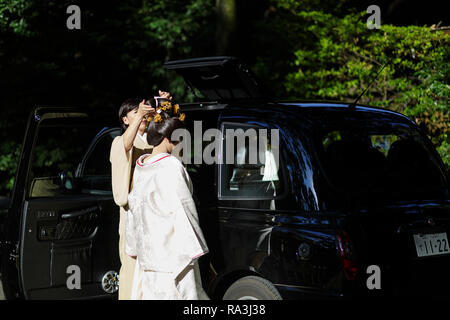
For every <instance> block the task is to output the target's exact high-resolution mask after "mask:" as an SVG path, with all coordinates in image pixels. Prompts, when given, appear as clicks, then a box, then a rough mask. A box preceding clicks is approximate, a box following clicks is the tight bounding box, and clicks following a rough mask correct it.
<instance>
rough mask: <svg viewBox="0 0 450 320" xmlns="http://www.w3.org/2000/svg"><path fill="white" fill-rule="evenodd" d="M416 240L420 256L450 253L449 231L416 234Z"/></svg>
mask: <svg viewBox="0 0 450 320" xmlns="http://www.w3.org/2000/svg"><path fill="white" fill-rule="evenodd" d="M414 242H415V243H416V251H417V256H418V257H426V256H436V255H440V254H446V253H450V249H449V244H448V239H447V233H445V232H443V233H428V234H415V235H414Z"/></svg>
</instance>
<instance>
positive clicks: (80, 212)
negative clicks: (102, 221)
mask: <svg viewBox="0 0 450 320" xmlns="http://www.w3.org/2000/svg"><path fill="white" fill-rule="evenodd" d="M95 211H100V206H98V205H96V206H92V207H87V208H83V209H79V210H75V211H70V212H66V213H63V214H62V215H61V219H70V218H76V217H79V216H83V215H85V214H89V213H91V212H95Z"/></svg>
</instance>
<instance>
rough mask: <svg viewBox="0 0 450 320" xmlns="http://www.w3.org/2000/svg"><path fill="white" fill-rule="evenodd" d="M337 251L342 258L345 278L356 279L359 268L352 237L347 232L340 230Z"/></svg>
mask: <svg viewBox="0 0 450 320" xmlns="http://www.w3.org/2000/svg"><path fill="white" fill-rule="evenodd" d="M336 238H337V250H338V252H339V255H340V256H341V261H342V266H343V268H344V274H345V277H346V278H347V279H348V280H355V279H356V272H357V266H356V263H355V253H354V248H353V244H352V243H351V241H350V237H349V236H348V234H347V233H346V232H345V231H342V230H339V231H338V233H337V237H336Z"/></svg>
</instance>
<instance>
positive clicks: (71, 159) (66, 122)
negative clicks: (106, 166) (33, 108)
mask: <svg viewBox="0 0 450 320" xmlns="http://www.w3.org/2000/svg"><path fill="white" fill-rule="evenodd" d="M102 127H103V125H102V124H101V123H98V122H91V121H89V119H88V117H87V115H86V116H83V115H79V114H74V115H73V116H70V115H69V116H67V117H62V118H61V117H56V118H52V117H50V118H44V119H42V120H41V122H40V124H39V128H38V132H37V138H36V144H35V146H34V148H33V151H32V155H31V162H30V163H31V167H30V171H29V174H28V188H27V189H28V196H29V197H31V198H35V197H50V196H56V195H59V194H63V193H66V192H67V191H68V190H69V189H70V188H71V186H70V185H67V186H66V187H67V189H66V188H61V183H60V177H61V174H62V173H64V174H65V175H67V176H68V177H70V178H73V177H75V172H76V170H77V168H78V166H79V165H80V163H81V161H82V159H83V157H84V155H85V154H86V152H87V150H88V148H89V145H90V144H91V142H92V140H93V138H94V137H95V136H96V135H97V134H98V132H100V130H101V129H102ZM108 155H109V152H108Z"/></svg>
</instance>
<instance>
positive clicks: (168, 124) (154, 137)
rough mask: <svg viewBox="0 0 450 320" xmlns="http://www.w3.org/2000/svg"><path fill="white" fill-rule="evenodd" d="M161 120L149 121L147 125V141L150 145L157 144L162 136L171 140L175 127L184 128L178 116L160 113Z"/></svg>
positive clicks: (162, 138)
mask: <svg viewBox="0 0 450 320" xmlns="http://www.w3.org/2000/svg"><path fill="white" fill-rule="evenodd" d="M160 115H161V117H162V119H163V121H162V122H154V121H150V123H149V124H148V127H147V142H148V144H149V145H151V146H154V147H156V146H158V145H159V144H160V143H161V142H162V141H163V140H164V138H167V139H168V140H169V141H170V142H172V140H171V137H172V133H173V132H174V131H175V130H176V129H180V128H184V123H183V121H181V120H180V119H178V117H171V116H169V115H168V114H167V113H166V112H164V111H162V112H161V113H160Z"/></svg>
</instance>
